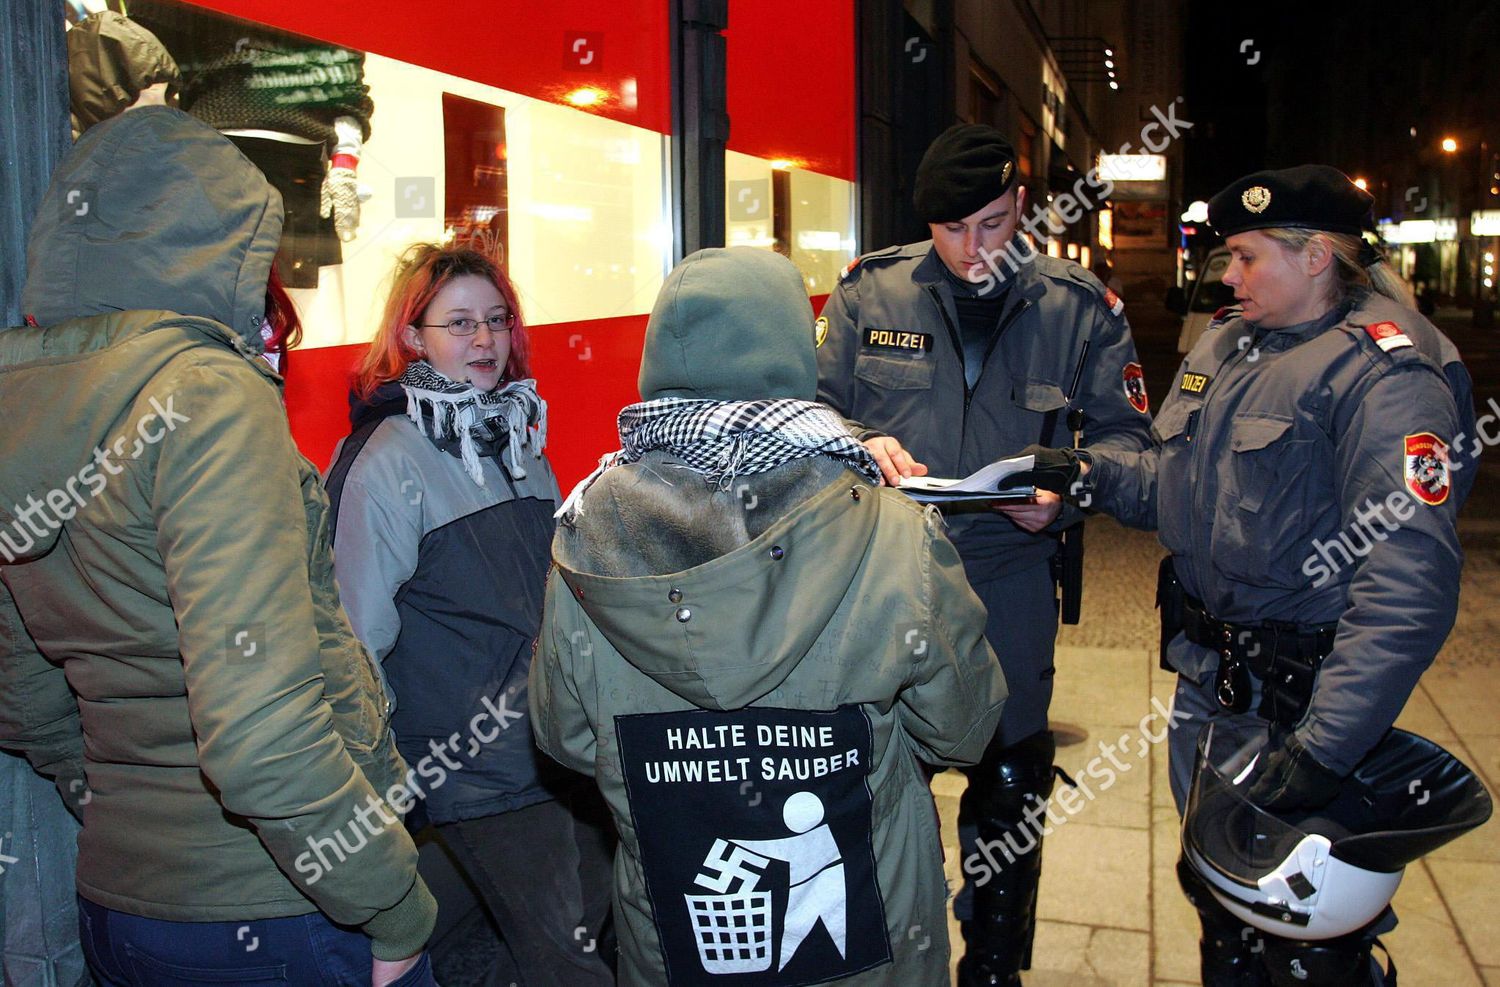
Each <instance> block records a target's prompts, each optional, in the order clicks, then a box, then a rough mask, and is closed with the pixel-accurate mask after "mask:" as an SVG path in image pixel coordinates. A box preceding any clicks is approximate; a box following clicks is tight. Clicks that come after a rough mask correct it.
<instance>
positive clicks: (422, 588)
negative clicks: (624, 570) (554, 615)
mask: <svg viewBox="0 0 1500 987" xmlns="http://www.w3.org/2000/svg"><path fill="white" fill-rule="evenodd" d="M529 356H530V352H529V346H528V344H527V338H526V327H525V325H524V323H523V322H522V320H521V315H520V306H519V304H518V301H517V298H516V292H515V289H514V288H513V287H512V286H511V284H510V281H509V279H508V278H507V277H506V275H505V273H504V272H503V271H502V270H501V268H500V266H499V264H498V263H497V262H496V261H495V259H494V258H493V257H492V256H491V255H490V254H489V252H488V251H487V250H486V249H485V248H484V247H483V246H482V245H476V244H469V243H457V244H452V245H443V246H440V245H436V244H418V245H416V246H414V247H412V248H410V249H409V250H408V251H407V252H406V254H405V255H404V256H403V257H402V259H401V262H400V265H399V266H398V268H397V270H396V273H395V277H394V281H393V283H392V286H391V291H390V296H389V298H388V299H387V301H386V305H385V310H384V313H383V315H382V317H381V321H380V325H379V327H378V328H377V330H376V334H375V339H374V341H373V342H372V344H371V346H370V349H369V352H368V353H367V355H366V357H365V360H364V363H363V365H362V366H361V367H360V369H359V371H358V374H357V377H356V381H355V388H354V395H353V396H352V398H351V401H352V403H353V405H354V407H353V411H352V413H351V419H352V423H353V426H354V431H353V432H352V433H351V434H350V435H349V437H348V438H346V439H344V441H343V442H342V443H341V444H340V446H339V449H338V450H337V452H336V453H335V457H334V464H333V466H332V467H331V468H330V469H329V472H328V475H327V476H326V478H325V483H326V484H327V487H328V491H329V495H330V497H331V498H332V501H333V508H334V517H335V523H336V527H335V535H334V558H335V573H336V575H337V577H338V583H339V588H340V594H341V595H342V597H343V600H344V605H345V607H346V609H347V610H348V612H349V618H350V621H351V622H352V623H353V625H354V630H355V633H356V634H358V635H359V637H360V638H361V639H362V640H363V641H364V642H365V644H366V645H367V646H368V647H369V649H370V651H371V653H372V654H373V655H374V656H375V657H376V659H377V661H378V662H379V663H380V665H381V666H382V668H383V671H384V673H385V677H386V684H387V689H388V692H389V694H390V696H391V699H392V701H393V702H394V704H395V711H394V715H393V719H392V723H393V726H394V728H395V732H396V737H397V746H398V747H399V748H400V750H401V752H402V754H404V755H405V756H406V759H407V762H408V764H410V765H411V767H412V771H411V773H410V774H409V775H408V778H407V787H408V788H409V789H410V792H409V795H410V802H409V804H410V805H411V807H412V809H413V810H414V812H413V813H410V814H409V815H408V822H409V823H410V822H412V821H413V820H420V819H423V818H424V817H425V819H426V820H429V821H431V822H432V823H433V824H434V825H435V826H436V827H437V830H438V832H439V833H441V834H442V836H443V838H444V842H446V843H447V845H448V846H449V848H450V849H451V850H452V851H453V853H454V856H455V857H457V858H458V860H459V862H460V863H461V864H462V865H463V866H464V868H465V870H467V872H468V875H469V877H470V878H471V879H472V881H473V882H474V884H475V886H476V887H477V888H478V889H479V891H480V893H481V895H482V897H483V899H484V902H485V905H486V906H487V907H488V909H489V910H490V913H491V915H492V916H493V917H494V919H495V921H496V923H497V924H498V925H499V927H500V929H501V932H502V934H503V935H504V937H505V940H506V943H507V945H508V946H509V948H510V951H511V953H512V954H513V955H514V956H515V958H516V962H517V965H518V966H519V968H520V973H521V975H522V979H523V980H524V982H525V983H526V984H527V985H528V987H532V985H537V984H557V985H589V984H609V983H612V982H613V977H612V975H611V973H610V970H609V968H608V967H607V966H606V963H605V961H604V959H603V958H602V957H601V952H602V951H601V950H600V949H599V948H598V946H597V944H596V943H597V941H598V940H599V939H601V938H602V936H601V929H600V926H601V925H602V923H603V921H604V919H605V916H606V912H607V909H608V902H609V885H610V876H609V869H610V852H611V850H610V845H609V838H608V837H607V836H606V835H605V833H606V831H605V830H604V829H602V828H601V827H600V825H599V822H598V821H599V820H601V819H602V816H596V815H595V814H594V812H593V811H591V810H590V808H589V805H588V803H587V802H585V799H587V798H592V789H591V788H590V787H589V786H587V785H580V784H579V782H580V781H581V779H580V778H579V776H576V775H573V774H571V773H569V772H566V771H564V770H563V769H562V768H560V767H558V766H557V765H556V764H555V763H553V762H551V761H550V760H549V759H548V758H547V757H546V756H545V755H543V754H541V753H540V752H538V750H537V749H536V745H535V742H534V741H533V739H532V732H531V722H530V716H529V713H528V706H527V674H528V672H529V670H530V665H531V653H532V648H533V644H534V642H535V640H536V635H537V631H538V628H539V626H540V621H541V614H542V592H543V589H544V585H545V581H546V575H547V567H548V564H549V561H550V547H551V541H552V534H553V519H552V514H553V512H554V511H555V510H556V508H557V502H558V489H557V481H556V479H555V478H554V477H553V475H552V468H551V466H550V465H549V464H548V462H547V459H546V457H545V456H544V455H543V453H542V450H543V447H544V445H545V443H546V438H547V405H546V403H545V402H544V401H542V399H541V398H540V397H538V395H537V392H536V383H535V381H533V380H531V379H530V360H529ZM402 801H405V800H404V799H403V800H402ZM595 804H596V805H597V803H595ZM398 808H402V809H405V808H406V806H398ZM600 811H602V807H601V808H600ZM494 975H498V971H495V972H492V976H494Z"/></svg>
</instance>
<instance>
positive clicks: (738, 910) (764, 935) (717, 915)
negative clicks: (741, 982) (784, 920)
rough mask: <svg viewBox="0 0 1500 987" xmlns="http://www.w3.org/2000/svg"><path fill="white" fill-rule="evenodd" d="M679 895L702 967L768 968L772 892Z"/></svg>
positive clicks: (716, 969) (729, 970) (712, 969)
mask: <svg viewBox="0 0 1500 987" xmlns="http://www.w3.org/2000/svg"><path fill="white" fill-rule="evenodd" d="M682 897H683V899H684V900H685V901H686V902H687V907H688V914H689V915H690V916H691V917H692V922H693V938H694V940H695V941H696V942H697V944H698V959H699V960H700V961H701V962H702V963H703V969H704V970H705V971H707V972H708V973H716V974H717V973H756V972H759V971H761V970H769V969H770V968H771V958H772V957H771V892H769V891H741V892H740V893H738V894H701V895H695V894H685V895H683V896H682Z"/></svg>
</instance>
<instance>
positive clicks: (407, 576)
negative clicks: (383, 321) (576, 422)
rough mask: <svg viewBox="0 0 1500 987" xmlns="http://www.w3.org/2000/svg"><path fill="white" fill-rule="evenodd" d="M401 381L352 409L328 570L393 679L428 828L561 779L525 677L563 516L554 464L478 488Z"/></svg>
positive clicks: (493, 809)
mask: <svg viewBox="0 0 1500 987" xmlns="http://www.w3.org/2000/svg"><path fill="white" fill-rule="evenodd" d="M405 408H406V397H405V394H404V392H403V391H402V390H401V387H400V385H398V384H387V385H385V386H384V387H382V388H381V389H380V390H378V391H377V392H376V393H375V395H374V397H373V399H372V402H370V403H361V404H357V405H356V406H355V408H354V411H353V414H352V415H351V417H352V419H353V423H354V426H355V428H354V432H353V433H352V434H351V435H350V436H349V437H348V438H346V439H344V441H343V442H341V443H340V444H339V448H338V449H337V450H336V451H335V453H334V463H333V466H332V467H331V468H330V469H329V471H328V474H327V476H326V477H325V483H326V485H327V487H328V493H329V497H330V499H331V500H332V502H333V514H334V517H335V519H336V526H335V534H334V571H335V574H336V576H337V578H338V583H339V591H340V594H341V596H342V597H343V600H344V606H345V608H346V609H347V610H348V612H349V620H350V622H351V623H352V624H353V625H354V630H355V633H356V634H358V635H359V637H360V639H361V640H362V641H364V642H365V644H366V646H368V647H369V649H370V653H371V654H373V655H374V656H375V658H376V660H377V662H379V663H380V665H381V666H382V669H383V670H384V673H385V677H386V682H387V687H388V689H389V690H390V692H391V693H392V696H393V698H394V701H395V714H394V717H393V719H392V726H393V727H394V728H395V731H396V744H397V747H398V748H399V749H400V750H401V751H402V752H403V754H404V756H405V757H406V758H407V761H408V763H409V764H410V765H411V766H412V767H413V769H415V770H416V772H417V775H416V784H417V787H418V788H420V790H421V792H422V794H423V795H424V796H425V798H424V799H423V801H422V805H423V807H424V808H425V810H426V814H427V817H428V818H430V819H431V820H432V821H433V822H437V823H443V822H454V821H457V820H461V819H473V818H477V817H479V816H487V815H493V814H495V813H498V812H506V811H509V810H512V809H520V808H524V807H525V806H528V805H533V804H535V803H537V802H543V801H546V800H547V799H549V798H551V797H552V794H551V789H552V788H554V787H555V786H556V785H558V784H561V783H563V781H564V778H565V775H564V773H563V772H562V771H561V770H560V769H558V768H557V766H556V765H554V764H552V762H551V761H550V760H548V758H547V757H546V756H545V755H543V754H541V753H540V752H538V750H537V748H536V744H535V742H534V741H533V740H532V732H531V717H530V714H529V712H528V709H527V675H528V673H529V671H530V668H531V652H532V647H533V645H534V643H535V641H536V635H537V629H538V627H539V625H540V622H541V616H542V591H543V587H544V585H545V582H546V578H547V565H548V559H549V555H550V546H551V543H552V533H553V529H554V522H553V520H552V513H553V511H555V510H556V509H557V501H558V491H557V480H556V479H555V478H554V476H553V474H552V468H551V466H550V465H549V464H548V463H547V460H546V458H545V457H543V456H540V455H537V456H535V457H533V456H532V454H531V453H530V452H523V453H522V456H524V457H525V459H526V476H525V477H524V478H522V479H512V478H511V477H510V475H509V473H508V472H507V471H506V469H505V467H504V466H503V465H502V462H501V457H500V455H499V453H500V451H501V450H500V449H499V448H489V449H481V453H482V454H483V455H482V461H483V468H484V476H485V485H484V486H482V487H481V486H479V485H478V484H476V483H475V482H474V481H473V480H472V479H470V478H469V476H468V474H467V473H465V472H464V467H463V463H462V462H461V461H460V459H459V456H458V450H457V448H456V447H455V448H454V449H453V450H451V451H449V450H447V449H445V448H440V447H439V446H438V445H436V444H434V442H433V440H432V439H430V438H428V437H427V436H425V435H423V434H421V432H419V431H418V430H417V427H416V425H415V424H413V423H412V422H411V421H410V420H409V419H408V418H407V417H406V416H405V414H404V411H405Z"/></svg>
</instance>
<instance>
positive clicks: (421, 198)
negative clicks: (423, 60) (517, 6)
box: [126, 0, 671, 348]
mask: <svg viewBox="0 0 1500 987" xmlns="http://www.w3.org/2000/svg"><path fill="white" fill-rule="evenodd" d="M126 12H127V13H128V14H129V15H130V16H131V17H133V18H135V19H136V20H138V21H140V22H141V23H142V24H144V25H145V26H147V27H148V28H149V29H150V30H152V31H153V32H154V33H156V34H157V36H158V37H159V38H160V39H161V40H162V42H163V44H165V45H166V47H167V48H168V50H169V51H171V52H172V54H173V56H174V57H175V58H176V59H177V61H178V62H179V64H180V65H181V66H182V69H183V72H184V87H183V94H182V108H183V109H185V110H187V111H188V112H190V113H193V114H194V115H195V116H198V117H200V118H201V119H204V120H205V121H206V122H208V123H209V124H210V125H212V126H215V127H217V128H218V129H220V130H221V131H223V132H224V133H226V135H227V136H229V137H230V139H232V140H235V141H236V142H237V143H239V144H240V145H241V147H242V148H243V149H245V150H246V153H247V155H248V156H250V157H251V158H252V160H255V161H256V162H257V164H260V165H261V167H262V170H263V171H265V172H266V174H267V177H268V179H269V180H270V181H271V182H272V184H273V185H276V186H277V187H278V188H279V189H280V191H281V193H282V196H283V199H284V201H285V203H286V207H287V213H288V223H287V228H286V231H285V232H284V234H283V244H282V252H281V255H280V257H279V258H278V264H279V266H280V269H281V271H282V274H283V280H284V281H285V282H286V283H287V284H288V285H289V286H290V288H291V293H292V295H293V297H294V299H295V300H296V302H297V305H298V307H299V310H300V312H301V314H302V321H303V325H304V342H303V346H304V347H305V348H308V347H319V346H332V345H338V344H345V343H361V342H365V341H367V340H368V339H369V338H370V337H371V335H372V333H373V330H374V327H375V322H376V320H377V319H378V317H379V307H380V304H381V300H382V298H383V290H384V287H385V283H386V279H387V277H388V275H389V273H390V270H391V268H392V266H393V265H394V263H395V260H396V258H397V257H398V256H400V254H401V253H402V252H403V251H404V250H405V249H406V248H407V247H408V246H409V245H410V244H412V243H414V242H417V241H421V240H446V239H451V238H454V237H460V236H472V235H476V234H478V235H483V236H486V237H488V238H490V239H492V240H493V241H494V242H496V243H497V244H498V245H499V247H500V249H501V251H502V253H503V256H504V259H505V263H506V266H507V268H508V270H509V273H510V275H511V277H512V279H513V280H514V281H515V283H516V287H517V290H518V291H519V292H520V295H521V299H522V305H523V308H524V311H525V314H526V318H527V320H528V322H530V323H532V324H548V323H565V322H577V321H583V320H589V319H603V318H610V317H614V316H622V315H637V314H643V313H645V312H648V311H650V308H651V303H652V301H653V300H654V298H655V296H656V293H657V291H658V290H659V289H660V287H661V283H662V279H663V277H664V276H665V274H666V270H667V267H668V265H669V263H670V256H671V226H670V202H669V199H668V196H669V193H668V189H667V186H666V182H665V177H664V176H665V167H666V150H667V137H666V136H665V135H663V134H661V133H659V132H656V131H654V130H648V129H645V128H642V127H638V126H633V125H631V124H628V123H623V122H620V121H618V120H614V119H610V118H608V117H606V116H603V115H598V114H595V113H590V112H587V111H585V110H580V109H575V108H574V107H572V106H568V105H563V104H562V103H560V102H551V101H547V100H543V99H539V98H536V97H534V96H528V95H522V94H520V93H517V92H512V91H510V90H506V89H502V88H498V87H496V86H492V85H487V84H484V83H480V82H476V81H473V80H470V79H466V78H463V77H460V76H457V75H450V74H447V73H445V72H440V71H436V70H434V69H430V68H425V67H421V66H417V65H413V64H410V63H407V62H403V61H398V60H396V59H392V58H387V57H383V56H381V55H376V54H367V53H364V52H359V51H354V50H351V49H348V48H343V47H340V46H337V45H332V44H328V43H326V42H322V41H318V40H316V39H313V38H308V37H305V36H302V35H298V34H294V33H291V32H287V31H285V30H282V29H279V28H273V27H268V26H266V25H262V24H256V23H253V22H250V21H246V20H241V19H239V18H235V17H230V16H227V15H224V14H220V13H217V12H215V11H210V10H208V9H206V8H202V7H197V6H194V5H192V4H188V3H184V2H180V0H130V2H129V4H128V8H127V11H126ZM338 117H348V118H352V119H353V120H354V121H355V123H356V124H357V125H358V127H359V129H361V130H364V129H366V128H367V130H368V134H367V136H366V137H365V139H364V140H363V143H362V147H361V148H360V154H359V162H358V167H357V178H358V181H359V183H360V185H361V186H362V191H363V192H364V193H365V194H366V195H367V196H368V198H366V199H365V200H364V201H363V202H362V203H361V205H360V209H359V222H358V226H357V228H356V229H355V231H354V235H353V237H352V239H348V240H341V239H340V238H339V237H338V236H337V235H336V234H335V232H334V230H333V227H332V225H331V224H330V223H328V222H326V221H324V220H323V219H322V217H320V216H319V215H318V212H319V208H318V207H319V191H320V188H321V185H322V176H323V173H324V170H325V168H326V163H327V158H328V155H330V154H331V153H332V152H333V151H334V150H335V147H336V137H335V126H334V122H333V121H334V120H335V119H336V118H338Z"/></svg>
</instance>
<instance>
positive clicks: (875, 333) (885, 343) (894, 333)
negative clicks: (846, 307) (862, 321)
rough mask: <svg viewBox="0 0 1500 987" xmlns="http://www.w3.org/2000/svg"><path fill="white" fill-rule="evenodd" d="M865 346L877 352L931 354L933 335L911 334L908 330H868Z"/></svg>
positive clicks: (923, 333) (924, 333) (925, 333)
mask: <svg viewBox="0 0 1500 987" xmlns="http://www.w3.org/2000/svg"><path fill="white" fill-rule="evenodd" d="M864 344H865V345H866V346H868V347H872V348H873V349H877V350H900V351H901V352H903V353H911V352H920V353H931V352H932V333H930V332H911V331H909V330H907V329H866V330H865V336H864Z"/></svg>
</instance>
